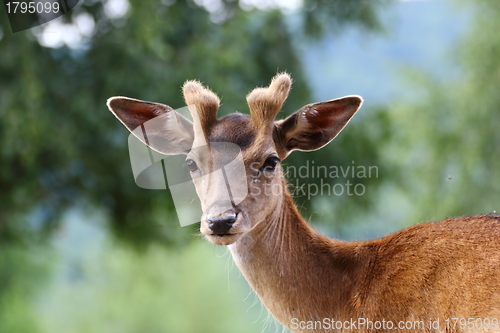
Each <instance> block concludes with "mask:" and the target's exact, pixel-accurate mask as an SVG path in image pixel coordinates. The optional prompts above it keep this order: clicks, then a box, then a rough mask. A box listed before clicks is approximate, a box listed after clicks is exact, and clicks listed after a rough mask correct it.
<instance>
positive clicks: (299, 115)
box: [108, 74, 362, 245]
mask: <svg viewBox="0 0 500 333" xmlns="http://www.w3.org/2000/svg"><path fill="white" fill-rule="evenodd" d="M290 86H291V79H290V77H289V76H288V74H278V75H277V76H275V77H274V78H273V80H272V82H271V84H270V85H269V86H268V87H266V88H256V89H254V90H253V91H252V92H251V93H250V94H249V95H248V96H247V103H248V105H249V107H250V115H244V114H240V113H234V114H230V115H228V116H225V117H223V118H220V119H217V118H216V113H217V110H218V108H219V99H218V97H217V96H216V95H215V94H214V93H213V92H212V91H210V90H208V89H207V88H205V87H203V86H202V85H201V84H200V83H198V82H196V81H188V82H186V84H184V87H183V93H184V98H185V100H186V104H187V105H188V106H189V109H190V113H191V116H192V117H193V122H191V121H189V120H187V119H186V118H184V117H182V116H181V115H180V114H178V113H177V112H176V111H174V110H173V109H172V108H171V107H169V106H166V105H163V104H158V103H150V102H144V101H139V100H135V99H130V98H126V97H113V98H110V99H109V100H108V107H109V108H110V110H111V111H112V112H113V113H114V114H115V116H116V117H117V118H118V119H119V120H120V121H121V122H122V123H123V124H124V125H125V126H126V127H127V128H128V129H129V130H131V131H133V130H134V129H135V128H137V127H138V126H141V125H142V124H143V123H145V122H147V121H148V120H150V119H153V118H155V117H161V119H162V121H161V122H160V123H159V124H160V125H157V126H156V127H155V128H153V129H152V130H150V131H148V132H149V133H150V134H149V140H144V138H140V139H141V140H143V141H145V143H146V144H148V145H150V146H151V147H152V148H153V149H155V150H157V151H159V152H161V153H164V154H185V155H186V161H185V164H186V167H187V168H188V169H189V171H190V174H191V177H192V179H193V183H194V184H195V188H196V192H197V194H198V196H199V198H200V201H201V204H202V210H203V216H202V217H201V226H200V231H201V233H202V234H203V235H205V236H206V238H207V239H208V240H209V241H211V242H213V243H215V244H219V245H229V244H232V243H234V242H236V241H237V240H238V239H239V238H240V237H241V236H243V235H244V234H246V233H248V232H249V231H250V230H252V229H254V228H265V227H266V223H271V222H270V221H273V220H274V219H275V217H277V216H278V215H279V213H280V210H281V206H282V205H283V201H284V195H285V192H286V191H287V189H286V181H285V179H284V177H283V173H282V170H281V161H282V160H283V159H285V158H286V156H288V154H289V153H290V152H291V151H293V150H305V151H309V150H316V149H319V148H321V147H323V146H324V145H326V144H327V143H328V142H330V141H331V140H332V139H333V138H335V136H336V135H337V134H338V133H339V132H340V131H341V130H342V129H343V128H344V126H345V125H347V123H348V122H349V120H350V119H351V117H352V116H353V115H354V113H355V112H356V111H357V110H358V109H359V107H360V106H361V103H362V99H361V98H360V97H357V96H348V97H344V98H340V99H336V100H330V101H326V102H321V103H315V104H309V105H306V106H304V107H302V108H301V109H300V110H298V111H297V112H295V113H294V114H292V115H291V116H289V117H288V118H286V119H283V120H278V121H276V120H275V119H274V118H275V116H276V114H277V113H278V112H279V111H280V109H281V107H282V105H283V103H284V101H285V99H286V97H287V96H288V93H289V90H290ZM157 123H158V122H157ZM132 133H134V132H132ZM152 142H159V143H160V144H152ZM162 142H163V143H165V144H161V143H162Z"/></svg>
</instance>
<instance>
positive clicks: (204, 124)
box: [182, 81, 220, 135]
mask: <svg viewBox="0 0 500 333" xmlns="http://www.w3.org/2000/svg"><path fill="white" fill-rule="evenodd" d="M182 92H183V94H184V100H185V101H186V104H187V105H195V106H196V111H197V114H198V117H199V120H200V124H201V128H202V129H203V132H204V133H205V135H208V133H209V131H210V128H211V127H212V126H213V125H214V123H215V121H216V118H217V111H218V110H219V104H220V100H219V97H217V95H216V94H215V93H214V92H212V91H211V90H210V89H207V88H205V87H204V86H203V85H202V84H201V83H200V82H198V81H186V83H184V86H183V87H182Z"/></svg>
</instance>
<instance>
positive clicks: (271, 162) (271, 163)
mask: <svg viewBox="0 0 500 333" xmlns="http://www.w3.org/2000/svg"><path fill="white" fill-rule="evenodd" d="M279 162H280V159H279V158H278V157H276V156H271V157H268V158H267V159H266V161H265V162H264V164H263V165H262V167H261V168H260V169H261V170H262V171H274V170H275V169H276V165H278V163H279Z"/></svg>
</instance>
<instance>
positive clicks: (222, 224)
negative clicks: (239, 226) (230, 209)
mask: <svg viewBox="0 0 500 333" xmlns="http://www.w3.org/2000/svg"><path fill="white" fill-rule="evenodd" d="M236 216H237V215H236V213H227V214H223V215H219V216H207V221H208V227H209V228H210V230H211V231H212V232H213V233H214V234H227V233H229V230H230V229H231V228H232V227H233V224H234V222H236Z"/></svg>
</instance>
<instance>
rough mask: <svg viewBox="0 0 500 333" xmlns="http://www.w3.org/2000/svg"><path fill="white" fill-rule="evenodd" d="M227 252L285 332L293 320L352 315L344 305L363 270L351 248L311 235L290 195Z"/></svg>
mask: <svg viewBox="0 0 500 333" xmlns="http://www.w3.org/2000/svg"><path fill="white" fill-rule="evenodd" d="M229 249H230V251H231V254H232V256H233V258H234V260H235V262H236V264H237V266H238V267H239V268H240V270H241V272H242V273H243V275H244V276H245V278H246V280H247V281H248V283H249V284H250V286H251V287H252V289H253V290H254V291H255V292H256V293H257V295H258V296H259V298H260V299H261V301H262V302H263V303H264V305H265V306H266V307H267V308H268V309H269V311H270V312H271V313H272V314H273V315H274V316H275V317H276V318H277V319H278V320H279V321H280V322H281V323H282V324H284V325H285V326H287V327H289V328H290V325H291V323H292V319H293V318H297V319H298V320H305V321H308V320H323V318H332V316H335V318H337V319H340V318H349V317H350V316H351V315H352V314H353V311H354V309H352V308H350V307H351V306H352V302H349V300H352V296H353V295H354V294H355V293H356V291H355V290H354V289H353V288H354V286H355V285H356V284H357V281H356V279H357V276H360V269H361V266H362V265H360V263H358V259H356V258H357V256H356V255H355V253H356V250H355V249H356V243H345V242H342V241H337V240H331V239H328V238H326V237H324V236H321V235H320V234H318V233H317V232H315V231H314V230H313V229H312V228H311V227H310V226H309V225H308V224H307V223H306V222H305V221H304V219H303V218H302V217H301V216H300V213H299V212H298V211H297V209H296V207H295V205H294V203H293V199H292V198H291V196H290V194H289V193H286V194H285V196H284V197H283V200H282V201H281V202H280V203H279V204H278V207H277V209H276V210H274V212H273V213H272V214H270V215H269V216H268V217H267V219H266V220H265V221H260V223H259V224H257V226H256V227H255V228H254V229H252V231H250V232H249V233H248V234H246V235H244V236H243V237H241V238H240V239H239V240H238V241H237V242H236V243H234V244H232V245H230V246H229ZM325 295H327V296H326V297H325ZM348 304H349V305H348Z"/></svg>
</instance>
